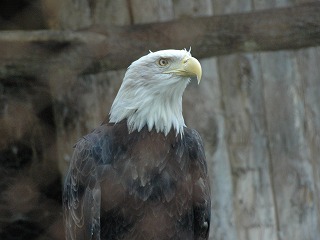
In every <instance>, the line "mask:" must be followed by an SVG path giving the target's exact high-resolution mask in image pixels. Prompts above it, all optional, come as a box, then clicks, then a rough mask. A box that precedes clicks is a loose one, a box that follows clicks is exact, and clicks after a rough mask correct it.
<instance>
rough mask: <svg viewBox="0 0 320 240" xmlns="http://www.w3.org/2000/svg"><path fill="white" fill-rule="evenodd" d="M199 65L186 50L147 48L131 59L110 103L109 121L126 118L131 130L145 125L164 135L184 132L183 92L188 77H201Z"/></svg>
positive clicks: (139, 128) (115, 121) (188, 79)
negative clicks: (151, 50) (172, 130)
mask: <svg viewBox="0 0 320 240" xmlns="http://www.w3.org/2000/svg"><path fill="white" fill-rule="evenodd" d="M201 74H202V70H201V65H200V63H199V61H198V60H197V59H195V58H194V57H192V56H191V54H190V51H186V50H162V51H158V52H150V53H149V54H148V55H146V56H143V57H141V58H140V59H138V60H136V61H135V62H133V63H132V64H131V65H130V66H129V68H128V70H127V72H126V74H125V76H124V79H123V82H122V85H121V87H120V89H119V92H118V94H117V96H116V98H115V100H114V102H113V104H112V107H111V111H110V122H112V123H117V122H120V121H121V120H123V119H127V124H128V129H129V131H130V132H132V131H134V130H137V131H140V130H141V129H142V128H143V127H144V126H146V125H147V126H148V129H149V131H151V130H152V129H153V128H154V129H155V130H156V131H157V132H163V133H164V134H165V135H167V134H168V133H169V132H170V130H171V129H172V128H173V129H174V130H175V131H176V133H177V134H179V133H180V134H182V133H183V127H184V126H185V123H184V119H183V116H182V94H183V92H184V90H185V88H186V86H187V84H188V83H189V81H190V78H191V77H196V78H197V80H198V83H199V82H200V79H201Z"/></svg>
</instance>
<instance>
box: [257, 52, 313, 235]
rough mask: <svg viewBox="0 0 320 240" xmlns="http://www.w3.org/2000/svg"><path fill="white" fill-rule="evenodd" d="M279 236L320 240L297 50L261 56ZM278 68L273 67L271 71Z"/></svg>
mask: <svg viewBox="0 0 320 240" xmlns="http://www.w3.org/2000/svg"><path fill="white" fill-rule="evenodd" d="M261 65H262V66H263V82H264V97H265V104H266V120H267V125H268V134H269V147H270V154H271V160H272V171H271V173H272V179H273V189H274V193H275V201H276V209H277V218H278V231H279V239H293V240H298V239H306V240H315V239H318V231H317V216H316V211H314V207H315V203H314V198H313V197H310V196H313V195H314V193H315V187H314V182H313V181H314V180H313V170H312V164H311V159H310V149H309V147H308V145H307V142H306V139H305V135H304V118H305V115H304V112H305V109H304V103H303V102H304V100H303V96H302V95H301V87H302V86H301V82H300V79H299V77H298V76H297V74H296V73H297V69H296V66H295V63H294V56H293V53H292V52H279V53H276V54H274V53H264V54H261ZM270 69H272V71H270Z"/></svg>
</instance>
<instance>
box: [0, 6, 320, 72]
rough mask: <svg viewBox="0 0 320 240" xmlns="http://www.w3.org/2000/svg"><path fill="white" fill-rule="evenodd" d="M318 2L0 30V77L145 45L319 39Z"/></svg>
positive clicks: (260, 45) (103, 63)
mask: <svg viewBox="0 0 320 240" xmlns="http://www.w3.org/2000/svg"><path fill="white" fill-rule="evenodd" d="M319 13H320V2H319V1H316V2H311V3H306V4H300V5H296V6H294V7H290V8H278V9H269V10H264V11H256V12H250V13H244V14H230V15H223V16H212V17H201V18H185V19H179V20H176V21H171V22H165V23H152V24H141V25H133V26H125V27H114V26H96V27H92V28H90V29H85V30H81V31H76V32H73V31H51V30H42V31H2V32H0V77H4V76H8V75H9V76H10V75H21V74H22V75H33V74H39V73H43V72H45V71H46V69H47V68H48V67H52V66H56V67H57V68H68V69H70V70H72V71H75V72H76V73H78V74H83V73H85V74H86V73H97V72H101V71H107V70H113V69H121V68H126V67H127V66H128V65H129V64H130V63H131V62H132V61H133V60H135V59H137V58H138V57H139V56H142V55H145V54H146V53H147V52H148V50H152V51H156V50H158V49H167V48H176V49H182V48H189V47H190V46H191V47H192V53H193V55H195V56H196V57H198V58H205V57H212V56H219V55H224V54H232V53H237V52H252V51H275V50H283V49H299V48H305V47H312V46H319V45H320V14H319Z"/></svg>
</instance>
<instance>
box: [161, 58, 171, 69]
mask: <svg viewBox="0 0 320 240" xmlns="http://www.w3.org/2000/svg"><path fill="white" fill-rule="evenodd" d="M168 63H169V61H168V59H166V58H160V59H159V61H158V64H159V65H160V66H162V67H164V66H167V65H168Z"/></svg>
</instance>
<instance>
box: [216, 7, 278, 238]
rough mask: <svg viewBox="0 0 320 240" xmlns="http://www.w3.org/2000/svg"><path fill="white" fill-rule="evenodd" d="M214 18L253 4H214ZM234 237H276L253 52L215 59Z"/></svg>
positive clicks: (258, 75) (260, 89)
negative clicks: (226, 151) (230, 176)
mask: <svg viewBox="0 0 320 240" xmlns="http://www.w3.org/2000/svg"><path fill="white" fill-rule="evenodd" d="M213 8H214V13H215V14H216V15H220V14H228V13H233V12H247V11H251V10H252V2H251V1H223V2H222V1H213ZM218 71H219V76H220V84H221V95H222V104H223V106H224V113H225V115H224V116H225V122H226V124H225V127H226V133H225V139H226V142H227V150H228V153H229V161H230V164H231V169H232V183H233V204H234V214H235V224H236V229H237V237H238V239H241V240H255V239H265V240H267V239H268V240H269V239H274V240H276V239H277V232H276V231H277V223H276V217H275V209H274V199H273V193H272V184H271V179H270V174H269V163H270V158H269V152H268V150H267V135H266V122H265V119H264V102H263V97H262V96H263V94H262V93H263V85H262V82H261V81H260V79H261V69H260V64H259V58H258V56H257V55H256V54H236V55H230V56H223V57H219V58H218Z"/></svg>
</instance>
